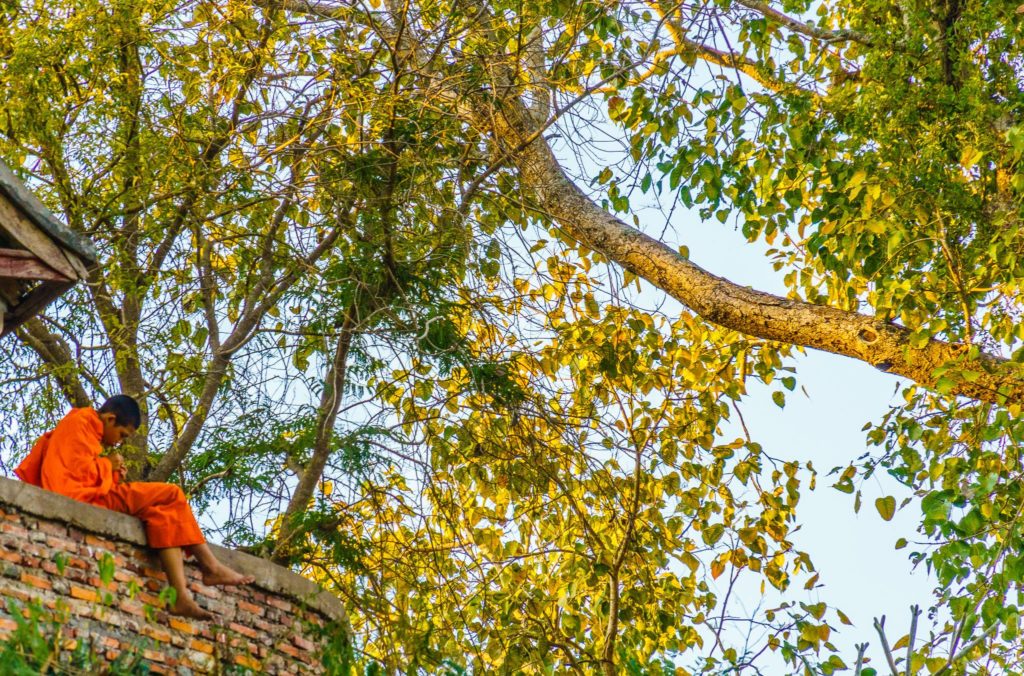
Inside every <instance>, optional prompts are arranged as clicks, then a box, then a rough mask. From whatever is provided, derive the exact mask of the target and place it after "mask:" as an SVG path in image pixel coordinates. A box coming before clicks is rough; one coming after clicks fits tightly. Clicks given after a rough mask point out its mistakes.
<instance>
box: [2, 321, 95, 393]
mask: <svg viewBox="0 0 1024 676" xmlns="http://www.w3.org/2000/svg"><path fill="white" fill-rule="evenodd" d="M15 333H16V334H17V336H18V338H19V339H20V340H21V342H23V343H24V344H25V345H27V346H29V347H30V348H32V350H33V351H34V352H35V353H36V354H37V355H39V358H40V359H42V360H43V362H44V363H45V364H46V366H47V369H48V371H49V373H50V375H51V376H52V377H53V379H54V380H56V381H57V384H58V385H60V389H61V391H62V392H63V393H64V396H65V397H66V398H67V400H68V403H69V404H71V405H72V406H74V407H75V408H82V407H84V406H90V405H92V399H91V398H90V397H89V393H88V392H86V391H85V387H84V386H83V385H82V381H81V379H80V378H79V377H78V367H77V366H76V364H75V360H74V358H73V356H72V354H71V348H70V347H68V345H67V343H65V342H64V341H63V339H61V337H60V336H58V335H57V334H55V333H52V332H51V331H50V330H49V329H47V328H46V325H45V324H43V322H42V321H41V320H40V319H39V318H38V317H33V318H32V319H29V320H28V321H26V322H25V323H24V324H22V325H21V326H19V327H18V328H17V329H16V331H15Z"/></svg>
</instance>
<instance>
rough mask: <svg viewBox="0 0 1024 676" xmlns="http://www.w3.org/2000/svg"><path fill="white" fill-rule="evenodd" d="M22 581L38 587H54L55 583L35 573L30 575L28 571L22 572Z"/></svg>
mask: <svg viewBox="0 0 1024 676" xmlns="http://www.w3.org/2000/svg"><path fill="white" fill-rule="evenodd" d="M21 581H22V582H24V583H25V584H28V585H32V586H33V587H35V588H37V589H53V585H52V584H51V583H50V581H49V580H47V579H44V578H41V577H37V576H35V575H29V574H28V573H22V574H21Z"/></svg>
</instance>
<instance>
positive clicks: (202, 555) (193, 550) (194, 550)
mask: <svg viewBox="0 0 1024 676" xmlns="http://www.w3.org/2000/svg"><path fill="white" fill-rule="evenodd" d="M185 550H186V551H187V552H188V553H189V554H191V555H192V556H194V557H195V559H196V563H198V564H199V569H200V570H201V571H203V584H205V585H207V586H211V587H212V586H215V585H216V586H219V587H228V586H231V585H237V584H250V583H251V582H252V581H253V580H254V579H256V578H254V577H253V576H252V575H243V574H242V573H239V572H238V571H236V570H234V569H232V568H228V567H227V566H225V565H224V564H223V563H221V562H220V561H218V560H217V557H216V556H214V555H213V552H212V551H211V550H210V547H209V545H207V544H206V543H205V542H204V543H202V544H199V545H190V546H188V547H186V548H185Z"/></svg>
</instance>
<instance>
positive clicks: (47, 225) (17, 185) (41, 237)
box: [0, 161, 97, 337]
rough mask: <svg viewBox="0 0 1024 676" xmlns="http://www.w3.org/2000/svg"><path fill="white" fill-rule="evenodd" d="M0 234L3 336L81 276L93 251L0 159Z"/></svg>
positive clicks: (0, 334)
mask: <svg viewBox="0 0 1024 676" xmlns="http://www.w3.org/2000/svg"><path fill="white" fill-rule="evenodd" d="M0 234H2V235H3V236H4V239H6V240H7V242H8V244H7V245H4V247H5V248H0V337H3V336H5V335H7V334H8V333H10V332H11V331H13V330H14V329H15V328H17V327H18V326H19V325H21V324H22V323H24V322H25V321H27V320H28V319H30V318H31V317H33V316H34V315H36V314H38V313H39V312H41V311H42V310H43V309H44V308H45V307H46V306H47V305H49V304H50V303H51V302H52V301H53V300H55V299H56V298H57V297H58V296H60V295H61V294H63V293H64V292H65V291H67V290H68V289H70V288H71V287H72V286H74V285H75V284H76V283H77V282H79V281H82V280H85V279H87V278H88V275H89V268H90V267H91V266H93V265H95V264H96V261H97V255H96V249H95V248H94V247H93V245H92V243H91V242H89V241H88V240H87V239H85V238H84V237H81V236H79V235H77V234H76V233H74V232H72V231H71V230H69V229H68V228H66V227H65V226H64V225H62V224H61V223H59V222H58V221H57V219H56V218H54V216H53V215H52V214H51V213H50V212H49V211H48V210H47V209H46V207H44V206H43V205H42V203H41V202H39V200H38V199H37V198H36V197H35V195H33V194H32V193H31V192H29V191H28V189H27V188H25V186H24V185H23V184H22V183H21V181H19V180H18V178H17V177H16V176H15V175H14V174H13V173H12V172H11V171H10V169H8V168H7V166H6V165H5V164H4V163H3V162H2V161H0ZM10 245H14V246H17V247H21V248H12V247H11V246H10ZM35 282H38V283H35Z"/></svg>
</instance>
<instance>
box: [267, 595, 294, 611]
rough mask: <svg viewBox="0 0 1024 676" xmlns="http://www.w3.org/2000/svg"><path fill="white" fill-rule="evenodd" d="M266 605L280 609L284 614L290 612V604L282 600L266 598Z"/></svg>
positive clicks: (273, 597)
mask: <svg viewBox="0 0 1024 676" xmlns="http://www.w3.org/2000/svg"><path fill="white" fill-rule="evenodd" d="M267 603H268V604H270V605H272V606H274V607H275V608H280V609H281V610H283V611H284V612H286V613H290V612H291V610H292V604H290V603H288V602H287V601H285V600H284V599H279V598H277V597H276V596H268V597H267Z"/></svg>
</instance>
